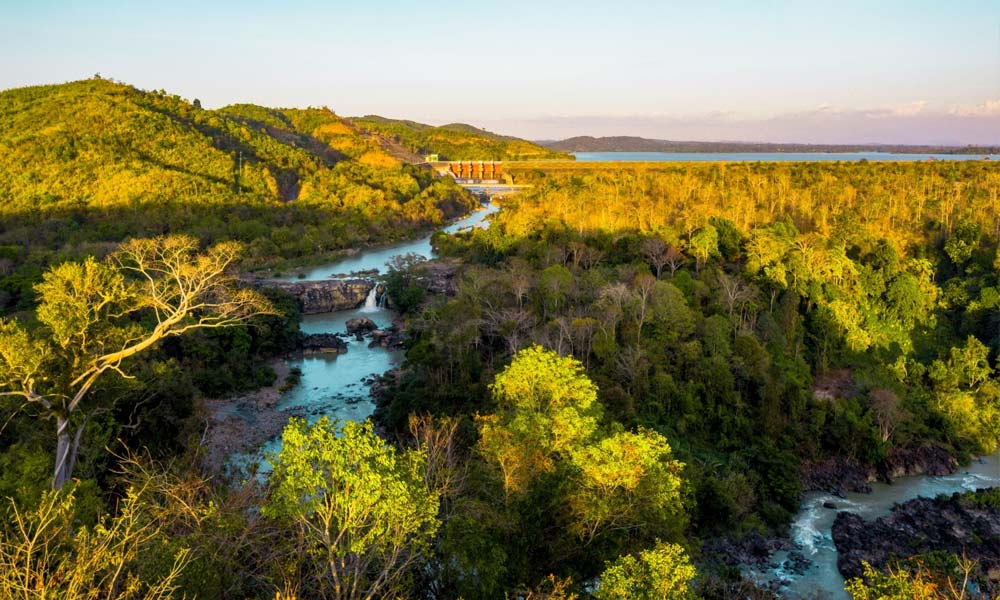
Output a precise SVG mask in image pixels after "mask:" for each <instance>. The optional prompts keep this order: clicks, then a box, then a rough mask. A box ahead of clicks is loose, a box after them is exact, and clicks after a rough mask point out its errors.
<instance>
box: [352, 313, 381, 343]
mask: <svg viewBox="0 0 1000 600" xmlns="http://www.w3.org/2000/svg"><path fill="white" fill-rule="evenodd" d="M376 329H378V325H376V324H375V321H372V320H371V319H369V318H368V317H355V318H353V319H348V321H347V335H353V336H363V335H365V334H368V333H371V332H373V331H375V330H376ZM358 339H361V338H360V337H359V338H358Z"/></svg>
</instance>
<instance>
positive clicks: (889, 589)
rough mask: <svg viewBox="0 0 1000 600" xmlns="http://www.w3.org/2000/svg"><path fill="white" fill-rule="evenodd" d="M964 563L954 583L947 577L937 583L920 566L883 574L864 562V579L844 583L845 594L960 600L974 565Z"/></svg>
mask: <svg viewBox="0 0 1000 600" xmlns="http://www.w3.org/2000/svg"><path fill="white" fill-rule="evenodd" d="M960 563H961V564H964V567H963V569H964V571H962V572H960V573H959V574H958V575H959V577H960V578H961V577H964V579H963V580H960V581H959V580H955V579H953V578H952V577H950V576H948V577H945V578H944V581H943V582H942V581H939V580H938V578H935V577H934V576H933V574H931V573H930V572H929V571H927V570H926V569H925V568H923V567H922V566H917V568H916V569H915V571H913V572H911V571H909V570H906V569H904V568H895V569H893V568H890V569H889V570H888V572H887V573H882V572H880V571H876V570H875V569H873V568H872V567H871V565H869V564H868V563H864V569H865V572H864V578H863V579H861V578H858V579H852V580H850V581H848V582H847V584H846V589H847V593H849V594H850V595H851V598H852V599H853V600H960V599H961V598H965V597H966V584H967V583H968V578H969V574H970V573H971V571H972V569H973V567H974V565H973V564H971V563H968V562H962V561H960Z"/></svg>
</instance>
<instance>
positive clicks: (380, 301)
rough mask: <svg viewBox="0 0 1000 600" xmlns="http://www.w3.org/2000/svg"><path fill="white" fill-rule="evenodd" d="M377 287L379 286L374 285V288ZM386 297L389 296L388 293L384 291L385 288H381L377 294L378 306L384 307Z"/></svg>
mask: <svg viewBox="0 0 1000 600" xmlns="http://www.w3.org/2000/svg"><path fill="white" fill-rule="evenodd" d="M378 287H379V286H375V289H376V290H377V289H378ZM388 297H389V294H386V293H385V289H383V290H382V293H381V294H379V296H378V307H379V308H385V300H386V298H388Z"/></svg>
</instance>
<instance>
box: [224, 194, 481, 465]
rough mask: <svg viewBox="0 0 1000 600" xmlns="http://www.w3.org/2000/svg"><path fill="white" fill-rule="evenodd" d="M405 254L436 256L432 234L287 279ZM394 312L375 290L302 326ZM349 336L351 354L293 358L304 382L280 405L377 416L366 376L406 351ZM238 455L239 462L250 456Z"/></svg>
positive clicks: (473, 217) (342, 324)
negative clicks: (359, 302)
mask: <svg viewBox="0 0 1000 600" xmlns="http://www.w3.org/2000/svg"><path fill="white" fill-rule="evenodd" d="M498 210H499V207H498V206H497V205H496V204H493V203H490V204H487V205H485V206H484V207H483V208H482V209H480V210H477V211H475V212H473V213H472V214H470V215H469V216H467V217H465V218H464V219H461V220H458V221H456V222H454V223H452V224H451V225H449V226H448V227H446V228H444V231H446V232H448V233H454V232H456V231H461V230H463V229H468V228H471V227H486V226H488V222H487V220H486V219H487V217H488V216H489V215H491V214H493V213H495V212H496V211H498ZM401 254H417V255H419V256H423V257H425V258H432V257H433V256H434V249H433V247H432V246H431V236H430V235H428V236H426V237H422V238H420V239H416V240H411V241H407V242H401V243H398V244H392V245H388V246H379V247H375V248H371V249H366V250H364V251H361V252H358V253H357V254H355V255H354V256H351V257H348V258H345V259H343V260H339V261H337V262H333V263H328V264H325V265H322V266H318V267H313V268H310V269H309V270H307V271H304V272H303V273H301V274H300V275H296V276H294V277H289V278H286V280H288V281H317V280H325V279H329V278H330V277H331V276H333V275H336V274H349V273H354V272H361V271H366V272H367V271H382V270H384V269H385V263H386V262H387V261H388V260H389V259H390V258H392V257H393V256H397V255H401ZM372 291H373V292H374V290H372ZM393 316H394V313H393V311H391V310H390V309H388V308H385V307H384V306H379V303H378V302H377V301H376V298H375V295H374V293H372V294H370V295H369V297H368V299H367V300H366V302H365V304H364V306H362V307H360V308H357V309H354V310H344V311H340V312H334V313H323V314H315V315H305V316H303V318H302V324H301V330H302V332H303V333H344V332H346V330H347V326H346V323H347V321H348V320H349V319H353V318H355V317H368V318H369V319H371V320H372V321H374V322H375V324H376V325H378V326H379V327H380V328H386V327H389V326H390V325H392V319H393ZM344 341H345V342H347V353H346V354H341V355H339V356H331V355H323V354H320V355H313V356H304V357H302V358H298V359H294V360H289V361H288V365H289V366H290V367H293V368H295V367H297V368H299V369H300V370H301V371H302V378H301V379H300V381H299V384H298V385H296V386H295V387H294V388H292V389H291V390H289V391H288V392H286V393H285V394H284V395H283V396H282V397H281V400H280V401H279V403H278V406H277V408H278V409H279V410H292V411H297V412H303V413H305V414H306V415H307V416H308V418H309V420H315V419H318V418H319V417H321V416H324V415H325V416H330V417H336V418H338V419H340V420H351V421H362V420H364V419H367V418H368V417H370V416H371V414H372V412H373V411H374V410H375V404H374V402H372V399H371V396H370V395H369V393H368V387H367V386H366V385H365V380H367V379H368V378H370V377H371V376H373V375H380V374H382V373H385V372H386V371H389V370H391V369H393V368H395V367H397V366H398V365H399V364H400V362H401V361H402V359H403V353H402V352H401V351H398V350H396V351H394V350H387V349H385V348H381V347H374V348H369V347H368V342H369V340H367V339H365V340H364V341H358V340H356V339H354V338H353V337H348V338H345V339H344ZM280 443H281V440H280V439H274V440H271V441H270V442H268V443H266V444H265V445H264V446H263V447H262V448H261V449H260V450H259V451H258V453H257V454H256V456H257V458H260V457H263V456H264V455H265V454H266V453H268V452H273V451H276V450H278V448H279V444H280ZM234 458H235V459H236V462H237V464H239V463H243V462H244V461H245V460H246V458H249V457H240V456H237V457H234ZM262 465H265V466H266V463H264V462H262Z"/></svg>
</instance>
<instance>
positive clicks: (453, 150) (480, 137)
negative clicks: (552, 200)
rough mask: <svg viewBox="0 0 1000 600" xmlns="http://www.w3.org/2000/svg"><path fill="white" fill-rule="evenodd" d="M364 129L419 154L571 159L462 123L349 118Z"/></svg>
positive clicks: (455, 157) (454, 157)
mask: <svg viewBox="0 0 1000 600" xmlns="http://www.w3.org/2000/svg"><path fill="white" fill-rule="evenodd" d="M351 122H352V123H354V124H355V125H357V126H358V127H359V128H360V129H362V130H364V131H370V132H375V133H378V134H380V135H383V136H386V137H389V138H391V139H392V140H394V141H396V142H398V143H400V144H402V145H403V146H404V147H405V148H407V149H408V150H410V151H411V152H415V153H417V154H421V155H428V154H437V155H438V158H439V159H440V160H540V159H553V158H561V159H567V158H569V159H571V158H572V157H571V156H567V155H566V154H565V153H564V152H559V151H555V150H549V149H547V148H543V147H542V146H539V145H537V144H533V143H531V142H527V141H524V140H521V139H518V138H515V137H510V136H505V135H497V134H495V133H491V132H489V131H486V130H484V129H479V128H477V127H473V126H471V125H465V124H463V123H452V124H450V125H441V126H440V127H434V126H432V125H424V124H423V123H416V122H414V121H403V120H397V119H386V118H385V117H379V116H377V115H367V116H364V117H357V118H353V119H351Z"/></svg>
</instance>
